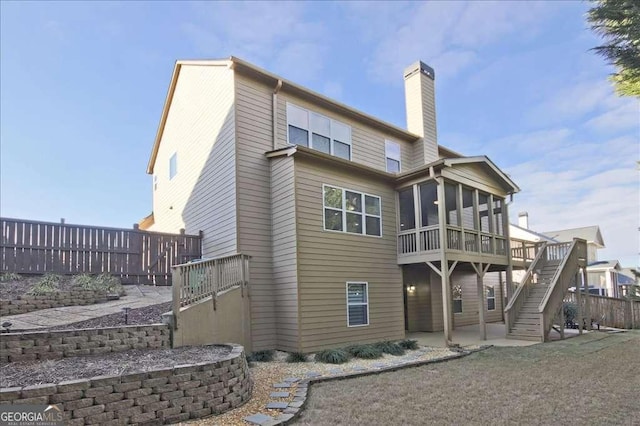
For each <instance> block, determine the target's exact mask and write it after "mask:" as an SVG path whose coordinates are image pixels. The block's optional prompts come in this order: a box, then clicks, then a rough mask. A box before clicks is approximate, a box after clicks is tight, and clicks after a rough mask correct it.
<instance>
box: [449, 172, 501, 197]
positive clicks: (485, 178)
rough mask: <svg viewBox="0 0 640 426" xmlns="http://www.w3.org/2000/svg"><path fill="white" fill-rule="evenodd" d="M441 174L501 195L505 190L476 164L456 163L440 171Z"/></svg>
mask: <svg viewBox="0 0 640 426" xmlns="http://www.w3.org/2000/svg"><path fill="white" fill-rule="evenodd" d="M442 176H444V177H445V178H447V179H452V180H455V181H456V182H460V183H462V184H466V185H469V186H472V187H474V188H478V189H480V190H482V191H487V192H490V193H492V194H495V195H499V196H501V197H504V196H506V192H505V190H504V189H503V188H502V187H501V185H500V184H499V183H498V181H497V180H495V179H493V178H492V177H491V176H490V175H489V174H488V173H487V172H486V171H485V170H484V169H483V167H482V166H480V165H478V164H456V165H454V166H453V167H448V168H446V169H444V170H443V171H442Z"/></svg>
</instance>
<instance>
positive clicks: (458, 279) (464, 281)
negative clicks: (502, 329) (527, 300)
mask: <svg viewBox="0 0 640 426" xmlns="http://www.w3.org/2000/svg"><path fill="white" fill-rule="evenodd" d="M498 277H499V275H498V273H497V272H491V273H488V274H486V275H485V276H484V279H483V284H484V285H485V286H486V285H491V284H492V285H494V287H495V291H496V309H495V310H494V311H488V310H487V300H486V293H485V298H484V303H483V305H484V311H485V321H486V322H498V321H502V292H501V291H500V282H499V278H498ZM451 283H452V285H461V286H462V314H454V316H453V324H454V326H455V327H458V326H463V325H472V324H478V323H479V321H480V319H479V318H480V317H479V315H478V309H479V306H478V284H477V275H476V274H475V273H473V272H454V273H453V274H452V276H451Z"/></svg>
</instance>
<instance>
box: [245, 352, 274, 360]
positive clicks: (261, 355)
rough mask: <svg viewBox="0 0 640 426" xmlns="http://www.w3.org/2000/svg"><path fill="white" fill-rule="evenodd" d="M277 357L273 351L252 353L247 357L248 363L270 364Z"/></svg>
mask: <svg viewBox="0 0 640 426" xmlns="http://www.w3.org/2000/svg"><path fill="white" fill-rule="evenodd" d="M274 355H275V351H274V350H272V349H269V350H266V351H255V352H251V353H250V354H249V355H248V356H247V361H249V362H269V361H273V356H274Z"/></svg>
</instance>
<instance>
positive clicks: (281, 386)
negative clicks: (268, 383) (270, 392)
mask: <svg viewBox="0 0 640 426" xmlns="http://www.w3.org/2000/svg"><path fill="white" fill-rule="evenodd" d="M273 387H274V388H290V387H293V385H292V384H291V383H274V384H273Z"/></svg>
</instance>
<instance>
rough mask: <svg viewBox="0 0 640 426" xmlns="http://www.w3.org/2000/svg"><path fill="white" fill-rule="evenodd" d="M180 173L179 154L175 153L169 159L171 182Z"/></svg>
mask: <svg viewBox="0 0 640 426" xmlns="http://www.w3.org/2000/svg"><path fill="white" fill-rule="evenodd" d="M177 173H178V153H177V152H174V153H173V155H172V156H171V158H169V180H171V179H173V178H174V176H175V175H176V174H177Z"/></svg>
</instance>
